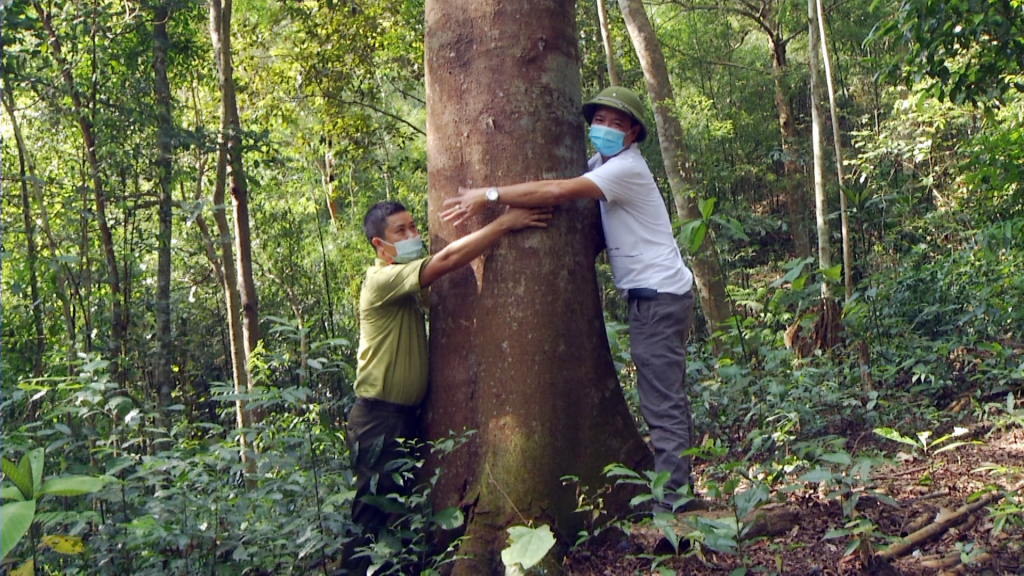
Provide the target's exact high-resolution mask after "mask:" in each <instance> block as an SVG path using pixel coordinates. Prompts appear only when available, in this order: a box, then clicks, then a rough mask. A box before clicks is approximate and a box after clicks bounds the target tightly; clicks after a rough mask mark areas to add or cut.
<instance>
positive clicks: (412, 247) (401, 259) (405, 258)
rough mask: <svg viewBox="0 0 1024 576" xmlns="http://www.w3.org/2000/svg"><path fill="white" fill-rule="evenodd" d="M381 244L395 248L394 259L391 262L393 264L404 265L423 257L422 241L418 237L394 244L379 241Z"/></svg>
mask: <svg viewBox="0 0 1024 576" xmlns="http://www.w3.org/2000/svg"><path fill="white" fill-rule="evenodd" d="M381 242H384V243H385V244H387V245H388V246H394V247H395V257H394V259H393V260H392V262H394V263H395V264H405V263H407V262H412V261H413V260H418V259H420V258H422V257H423V239H422V238H420V237H419V236H413V237H412V238H406V239H405V240H399V241H398V242H395V243H394V244H392V243H391V242H387V241H385V240H383V239H381Z"/></svg>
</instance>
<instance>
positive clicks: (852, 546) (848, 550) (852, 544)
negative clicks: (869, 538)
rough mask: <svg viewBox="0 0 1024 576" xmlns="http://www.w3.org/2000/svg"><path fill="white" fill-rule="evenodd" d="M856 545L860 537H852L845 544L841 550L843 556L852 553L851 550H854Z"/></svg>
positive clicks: (858, 544) (858, 543)
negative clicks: (844, 548) (844, 547)
mask: <svg viewBox="0 0 1024 576" xmlns="http://www.w3.org/2000/svg"><path fill="white" fill-rule="evenodd" d="M858 546H860V538H854V539H853V540H851V541H850V543H849V544H847V545H846V550H843V557H844V558H845V557H846V556H849V555H850V554H853V551H854V550H856V549H857V547H858Z"/></svg>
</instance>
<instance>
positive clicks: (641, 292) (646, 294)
mask: <svg viewBox="0 0 1024 576" xmlns="http://www.w3.org/2000/svg"><path fill="white" fill-rule="evenodd" d="M627 292H628V293H629V299H630V300H653V299H654V298H655V297H656V296H657V295H658V291H657V290H655V289H654V288H630V289H629V290H628V291H627Z"/></svg>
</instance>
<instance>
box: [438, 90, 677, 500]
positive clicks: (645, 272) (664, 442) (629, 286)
mask: <svg viewBox="0 0 1024 576" xmlns="http://www.w3.org/2000/svg"><path fill="white" fill-rule="evenodd" d="M642 111H643V104H642V103H641V101H640V98H639V97H637V95H636V94H634V93H633V92H632V91H630V90H628V89H626V88H622V87H619V86H612V87H611V88H607V89H605V90H603V91H601V93H600V94H598V95H597V96H596V97H594V98H593V99H592V100H590V101H588V102H587V103H585V104H584V105H583V116H584V117H585V118H586V120H587V122H588V123H589V124H590V140H591V142H592V143H593V144H594V148H595V149H596V150H597V153H596V154H595V155H594V156H593V157H592V158H591V159H590V161H589V163H588V166H589V171H588V172H587V173H586V174H584V175H582V176H579V177H577V178H570V179H566V180H540V181H536V182H524V183H521V184H514V185H510V186H500V187H496V186H491V187H487V188H469V189H467V188H459V195H458V196H456V197H453V198H449V199H448V200H446V201H445V204H444V206H445V210H444V211H443V212H442V213H441V217H442V218H443V219H445V220H447V221H452V222H454V223H455V224H456V225H458V224H460V223H462V222H464V221H465V220H466V219H467V218H469V217H471V216H474V215H476V214H479V213H480V212H481V211H482V210H483V209H484V207H486V206H487V205H488V204H495V203H497V204H507V205H509V206H518V207H536V206H554V205H556V204H561V203H562V202H567V201H570V200H575V199H579V198H593V199H595V200H599V201H600V204H601V224H602V226H603V228H604V236H605V244H606V245H607V247H608V259H609V260H610V262H611V265H612V274H613V276H614V277H615V286H616V287H617V288H618V289H619V290H620V291H622V293H623V295H624V296H626V297H627V298H628V299H629V332H630V341H631V353H632V357H633V362H634V364H636V368H637V389H638V391H639V393H640V412H641V414H642V415H643V417H644V419H645V420H646V421H647V425H648V427H649V428H650V430H651V444H652V445H653V446H654V469H655V471H656V472H662V471H666V472H668V473H669V481H668V482H667V483H666V485H665V488H666V502H663V503H659V504H658V505H656V506H655V511H666V510H670V509H672V508H673V504H674V503H675V502H676V501H677V499H678V496H677V494H675V493H671V494H670V492H674V491H676V490H678V489H680V488H682V487H683V486H692V480H691V478H690V458H689V456H687V457H682V456H681V455H680V453H681V452H683V451H684V450H686V449H688V448H690V446H691V445H692V443H693V437H694V433H693V416H692V414H691V412H690V401H689V399H688V398H687V395H686V337H687V333H688V332H689V329H690V323H691V320H692V318H693V291H692V290H691V288H692V287H693V274H692V273H691V272H690V270H689V268H687V267H686V265H685V264H684V263H683V259H682V256H681V255H680V253H679V247H678V245H677V244H676V241H675V237H673V235H672V224H671V222H670V221H669V217H668V210H667V209H666V207H665V202H664V200H663V199H662V197H661V193H660V192H659V190H658V187H657V185H656V184H655V183H654V177H653V176H652V175H651V170H650V168H648V166H647V162H646V161H645V160H644V158H643V156H642V155H641V154H640V150H639V148H637V143H639V142H642V141H643V140H644V139H645V138H646V137H647V127H646V126H645V125H644V123H643V120H642V118H643V114H642Z"/></svg>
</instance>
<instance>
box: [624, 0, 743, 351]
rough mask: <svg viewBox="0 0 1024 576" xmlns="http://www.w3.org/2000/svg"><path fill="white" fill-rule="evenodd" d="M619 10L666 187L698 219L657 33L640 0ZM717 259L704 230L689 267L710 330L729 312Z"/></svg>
mask: <svg viewBox="0 0 1024 576" xmlns="http://www.w3.org/2000/svg"><path fill="white" fill-rule="evenodd" d="M619 10H620V11H621V12H622V17H623V18H624V19H625V21H626V28H627V29H628V30H629V36H630V38H632V40H633V48H634V49H635V50H636V54H637V57H638V58H639V59H640V66H641V67H642V68H643V71H644V78H645V79H646V80H647V92H648V93H649V94H650V95H651V107H652V108H653V109H654V120H655V122H656V123H657V125H658V143H659V144H660V146H661V156H662V158H664V159H665V173H666V174H667V175H668V184H669V188H671V189H672V199H673V200H674V201H675V205H676V213H677V214H679V216H680V217H681V218H685V219H687V220H696V219H700V218H701V213H700V210H699V209H698V208H697V199H696V197H695V195H694V182H693V171H692V169H691V165H690V161H689V159H688V153H687V150H686V145H685V144H684V143H683V129H682V127H681V126H680V125H679V119H678V118H676V117H675V116H673V115H672V110H671V104H672V101H673V99H674V96H673V95H672V84H671V82H670V81H669V77H668V68H666V66H665V56H664V55H663V54H662V52H661V45H660V44H658V38H657V36H655V35H654V29H653V28H652V27H651V21H650V19H648V18H647V13H646V12H644V6H643V4H642V3H641V2H640V0H619ZM719 262H720V260H719V258H718V249H717V248H715V244H714V242H712V241H711V235H710V234H709V235H705V236H704V240H703V241H702V242H701V244H700V248H698V250H697V252H696V253H695V254H694V255H693V258H692V260H691V262H690V267H691V268H692V270H693V278H694V281H695V282H696V283H697V293H698V295H699V296H700V304H701V309H703V310H704V316H705V317H706V318H707V320H708V324H709V325H710V328H711V329H710V330H709V332H711V333H712V334H713V333H714V332H715V331H716V330H717V329H718V328H720V327H722V326H723V325H724V324H725V321H726V320H728V319H729V317H730V316H732V310H731V308H730V306H729V299H728V296H727V295H726V293H725V277H724V275H723V274H722V267H721V265H720V263H719Z"/></svg>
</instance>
